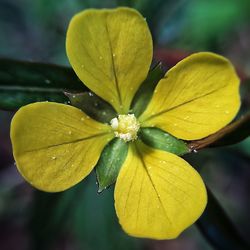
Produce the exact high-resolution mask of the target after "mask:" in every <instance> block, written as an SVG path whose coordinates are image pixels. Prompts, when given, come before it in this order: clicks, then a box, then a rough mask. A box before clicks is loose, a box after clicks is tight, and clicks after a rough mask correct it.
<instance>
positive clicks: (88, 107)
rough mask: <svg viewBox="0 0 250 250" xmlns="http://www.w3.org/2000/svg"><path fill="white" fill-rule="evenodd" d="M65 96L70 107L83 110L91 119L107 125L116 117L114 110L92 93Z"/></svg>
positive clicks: (67, 94)
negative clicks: (68, 100)
mask: <svg viewBox="0 0 250 250" xmlns="http://www.w3.org/2000/svg"><path fill="white" fill-rule="evenodd" d="M65 95H66V96H68V98H69V99H70V102H71V105H73V106H75V107H77V108H79V109H81V110H83V111H84V112H85V113H86V114H87V115H89V116H90V117H91V118H93V119H95V120H97V121H99V122H103V123H109V122H110V121H111V119H113V118H114V117H116V116H117V114H116V111H115V110H114V108H113V107H112V106H111V105H110V104H109V103H107V102H105V101H104V100H103V99H101V98H100V97H98V96H97V95H95V94H93V93H92V92H84V93H68V92H65Z"/></svg>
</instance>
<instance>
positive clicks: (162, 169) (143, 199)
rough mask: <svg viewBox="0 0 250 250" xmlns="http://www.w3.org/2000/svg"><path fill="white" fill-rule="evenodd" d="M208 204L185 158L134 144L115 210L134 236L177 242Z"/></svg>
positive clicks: (118, 188) (118, 187) (118, 186)
mask: <svg viewBox="0 0 250 250" xmlns="http://www.w3.org/2000/svg"><path fill="white" fill-rule="evenodd" d="M206 203H207V193H206V188H205V185H204V183H203V181H202V179H201V177H200V175H199V174H198V173H197V172H196V171H195V170H194V169H193V168H192V167H191V166H190V165H189V164H188V163H187V162H186V161H184V160H183V159H182V158H180V157H178V156H176V155H174V154H171V153H168V152H165V151H160V150H154V149H152V148H149V147H147V146H146V145H144V144H143V143H141V142H140V143H136V145H135V144H132V145H131V146H130V149H129V153H128V156H127V159H126V161H125V163H124V165H123V166H122V168H121V171H120V173H119V176H118V179H117V183H116V186H115V209H116V213H117V216H118V218H119V222H120V224H121V226H122V227H123V229H124V230H125V231H126V232H127V233H128V234H130V235H132V236H136V237H143V238H152V239H173V238H176V237H177V236H178V235H179V234H180V233H181V232H182V231H183V230H184V229H186V228H187V227H188V226H190V225H191V224H193V223H194V222H195V221H196V220H197V219H198V218H199V216H200V215H201V214H202V212H203V211H204V208H205V206H206Z"/></svg>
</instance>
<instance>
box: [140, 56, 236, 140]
mask: <svg viewBox="0 0 250 250" xmlns="http://www.w3.org/2000/svg"><path fill="white" fill-rule="evenodd" d="M239 107H240V96H239V79H238V76H237V75H236V73H235V70H234V68H233V66H232V64H231V63H230V62H229V61H228V60H227V59H225V58H224V57H222V56H219V55H216V54H213V53H208V52H203V53H197V54H193V55H191V56H189V57H187V58H185V59H184V60H182V61H181V62H179V63H178V64H177V65H176V66H174V67H173V68H172V69H170V70H169V71H168V72H167V74H166V75H165V77H164V78H163V79H162V80H161V81H160V82H159V83H158V85H157V87H156V89H155V93H154V95H153V97H152V99H151V101H150V103H149V105H148V107H147V109H146V110H145V112H144V113H143V114H142V116H141V117H140V121H141V122H142V123H143V126H145V127H146V126H148V127H149V126H156V127H158V128H161V129H163V130H165V131H166V132H168V133H170V134H172V135H174V136H176V137H178V138H180V139H185V140H195V139H200V138H203V137H206V136H208V135H210V134H212V133H214V132H216V131H218V130H219V129H221V128H222V127H224V126H225V125H227V124H228V123H229V122H230V121H231V120H232V119H233V118H234V117H235V115H236V113H237V112H238V110H239Z"/></svg>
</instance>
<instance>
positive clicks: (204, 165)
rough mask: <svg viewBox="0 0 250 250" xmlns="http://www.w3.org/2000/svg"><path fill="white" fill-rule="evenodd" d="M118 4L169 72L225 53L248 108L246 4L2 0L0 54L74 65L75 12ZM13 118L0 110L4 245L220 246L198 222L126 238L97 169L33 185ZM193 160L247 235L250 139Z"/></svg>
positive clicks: (82, 249) (0, 240) (87, 249)
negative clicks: (177, 231) (64, 181)
mask: <svg viewBox="0 0 250 250" xmlns="http://www.w3.org/2000/svg"><path fill="white" fill-rule="evenodd" d="M116 6H130V7H134V8H136V9H137V10H139V11H140V12H141V13H142V14H143V16H145V17H146V19H147V22H148V24H149V27H150V29H151V32H152V35H153V40H154V59H155V61H162V62H163V64H164V66H165V67H166V69H167V68H169V67H171V66H172V65H174V64H175V63H176V62H177V61H179V60H181V59H182V58H183V57H185V56H186V55H188V54H189V53H192V52H195V51H213V52H216V53H219V54H222V55H224V56H226V57H228V58H229V59H230V60H231V61H232V62H233V64H234V65H235V67H236V68H237V70H238V73H239V75H240V77H241V79H242V86H241V93H242V108H241V114H242V113H245V112H248V111H249V107H250V80H249V79H250V78H249V77H250V1H249V0H238V1H235V0H175V1H170V0H165V1H164V0H154V1H150V0H127V1H126V0H123V1H118V0H117V1H115V0H102V1H101V0H99V1H97V0H88V1H87V0H0V57H2V58H13V59H21V60H25V61H34V62H46V63H47V62H50V63H56V64H59V65H69V63H68V60H67V57H66V53H65V34H66V30H67V25H68V23H69V20H70V19H71V17H72V16H73V15H74V14H75V13H77V12H79V11H81V10H83V9H86V8H113V7H116ZM100 42H101V41H100ZM12 116H13V113H12V112H6V111H1V112H0V249H1V250H15V249H19V250H26V249H34V250H37V249H38V250H39V249H42V250H43V249H46V250H49V249H53V250H54V249H55V250H57V249H58V250H59V249H60V250H66V249H67V250H96V249H98V250H99V249H100V250H115V249H117V250H119V249H121V250H123V249H124V250H130V249H131V250H133V249H143V250H144V249H145V250H160V249H161V250H165V249H170V250H199V249H204V250H211V249H215V245H214V244H213V243H212V242H211V241H209V240H207V239H206V238H205V237H204V236H203V235H202V234H201V232H200V231H199V230H198V228H197V226H196V225H193V226H191V227H190V228H189V229H187V230H186V231H185V232H184V233H183V234H182V235H181V236H180V237H179V238H178V239H176V240H171V241H154V240H144V239H136V238H132V237H129V236H127V235H126V234H125V233H124V232H123V231H122V229H121V228H120V226H119V224H118V221H117V218H116V215H115V211H114V207H113V189H112V188H110V189H108V190H107V191H105V192H103V193H102V194H97V186H96V184H95V182H96V180H95V176H94V173H93V174H91V175H90V176H89V177H88V178H87V179H86V180H84V181H83V182H82V183H80V184H79V185H77V186H75V187H74V188H72V189H70V190H68V191H66V192H63V193H59V194H47V193H42V192H39V191H36V190H34V189H33V188H32V187H31V186H29V185H28V184H27V183H25V182H24V181H23V179H22V178H21V177H20V176H19V174H18V172H17V170H16V168H15V164H14V160H13V157H12V151H11V145H10V139H9V126H10V121H11V117H12ZM187 159H188V160H189V162H190V163H191V164H192V165H193V166H194V167H196V168H197V169H199V170H200V172H201V175H202V177H203V178H204V180H205V182H206V184H207V185H208V186H209V187H210V189H211V190H212V192H213V193H214V195H215V197H216V198H217V199H218V200H219V202H220V203H221V205H222V207H223V209H224V210H225V212H226V213H227V214H228V215H229V216H230V218H231V219H232V221H233V223H234V225H235V226H236V228H237V230H238V231H239V233H240V235H241V236H242V237H243V238H245V239H246V240H248V241H249V237H250V223H249V221H250V217H249V210H250V196H249V190H250V139H246V140H244V141H243V142H241V143H239V144H237V145H235V146H230V147H226V148H221V149H206V150H203V151H201V152H198V154H194V155H193V154H192V155H189V156H188V157H187ZM219 219H220V218H219V216H218V220H219ZM212 233H213V232H212ZM217 249H218V248H217Z"/></svg>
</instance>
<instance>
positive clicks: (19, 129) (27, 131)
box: [11, 102, 112, 192]
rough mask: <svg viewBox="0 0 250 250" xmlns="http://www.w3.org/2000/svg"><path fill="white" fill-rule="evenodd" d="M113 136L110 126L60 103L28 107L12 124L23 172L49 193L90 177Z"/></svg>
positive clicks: (28, 178)
mask: <svg viewBox="0 0 250 250" xmlns="http://www.w3.org/2000/svg"><path fill="white" fill-rule="evenodd" d="M111 138H112V134H110V129H109V126H108V125H104V124H101V123H99V122H96V121H94V120H92V119H90V118H89V117H88V116H87V115H85V114H84V113H83V112H82V111H80V110H79V109H77V108H74V107H72V106H67V105H63V104H57V103H48V102H41V103H34V104H30V105H27V106H24V107H22V108H21V109H19V111H17V113H16V114H15V116H14V118H13V120H12V123H11V141H12V146H13V153H14V158H15V161H16V165H17V168H18V170H19V172H20V173H21V175H22V176H23V177H24V178H25V179H26V180H27V181H28V182H29V183H30V184H31V185H33V186H34V187H36V188H38V189H40V190H44V191H48V192H57V191H62V190H65V189H67V188H69V187H71V186H73V185H75V184H76V183H78V182H79V181H81V180H82V179H83V178H84V177H85V176H87V175H88V174H89V172H90V171H91V170H92V169H93V167H94V166H95V164H96V163H97V161H98V159H99V156H100V154H101V151H102V149H103V148H104V146H105V145H106V143H107V142H108V141H109V140H110V139H111Z"/></svg>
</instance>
